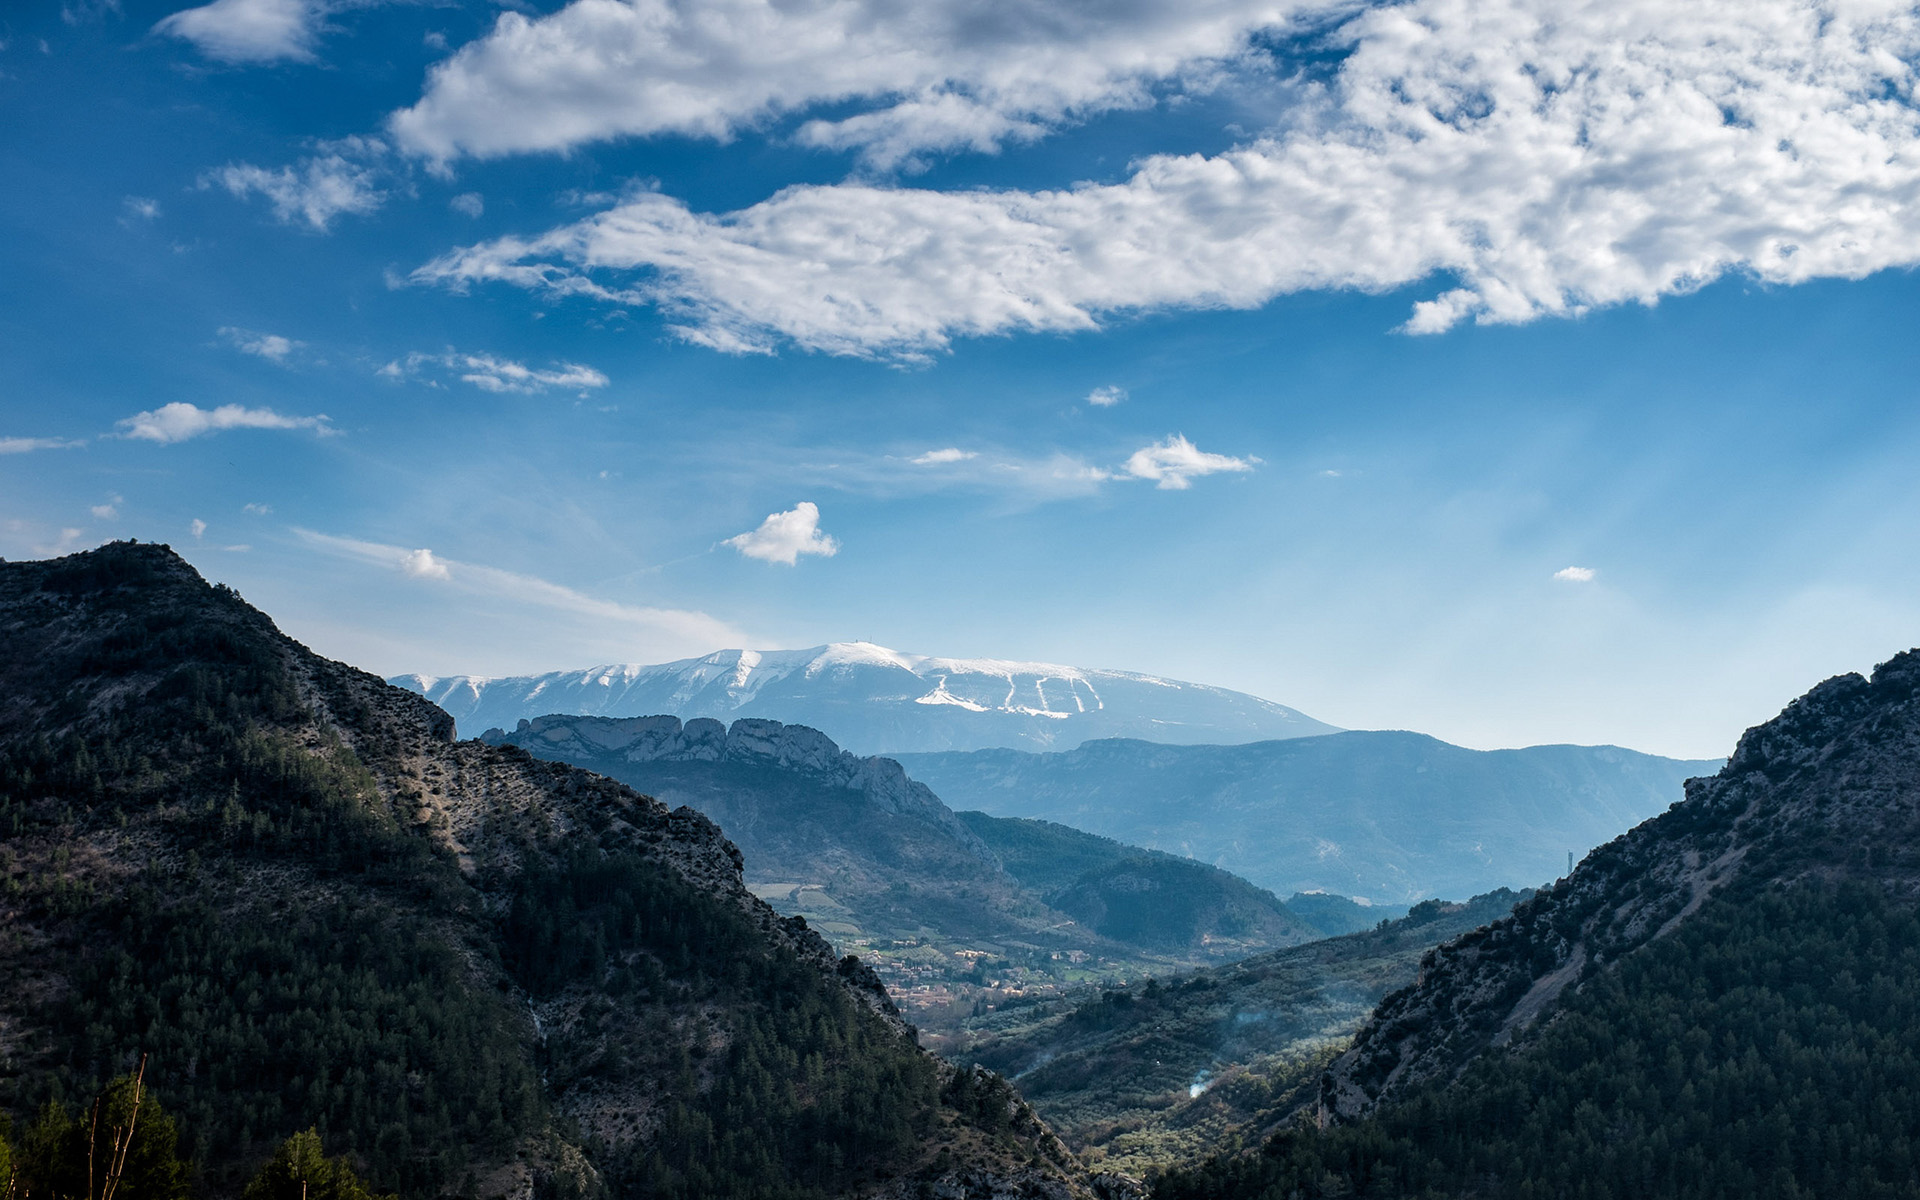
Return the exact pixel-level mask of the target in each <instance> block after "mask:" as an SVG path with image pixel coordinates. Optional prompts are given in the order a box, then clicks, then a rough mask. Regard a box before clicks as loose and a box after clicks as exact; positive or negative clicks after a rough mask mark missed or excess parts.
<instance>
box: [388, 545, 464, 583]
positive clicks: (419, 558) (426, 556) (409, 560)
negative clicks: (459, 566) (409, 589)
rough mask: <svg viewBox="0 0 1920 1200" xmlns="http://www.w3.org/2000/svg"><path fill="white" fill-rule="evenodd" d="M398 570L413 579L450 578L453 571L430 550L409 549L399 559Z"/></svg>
mask: <svg viewBox="0 0 1920 1200" xmlns="http://www.w3.org/2000/svg"><path fill="white" fill-rule="evenodd" d="M400 570H401V571H402V572H404V573H405V574H408V575H411V576H413V577H414V578H415V579H451V578H453V572H451V571H449V570H447V564H445V563H443V562H441V561H440V560H439V559H437V558H435V557H434V556H433V551H431V550H425V549H422V550H409V551H408V552H407V556H406V557H405V558H403V559H401V560H400Z"/></svg>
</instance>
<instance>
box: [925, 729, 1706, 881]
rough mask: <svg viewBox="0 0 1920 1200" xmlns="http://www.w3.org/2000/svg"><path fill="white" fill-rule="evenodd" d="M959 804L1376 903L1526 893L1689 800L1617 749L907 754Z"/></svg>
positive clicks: (1431, 743)
mask: <svg viewBox="0 0 1920 1200" xmlns="http://www.w3.org/2000/svg"><path fill="white" fill-rule="evenodd" d="M900 761H901V762H902V763H903V764H904V765H905V766H906V768H907V770H908V771H910V772H912V774H913V776H914V778H916V779H921V780H924V781H925V782H926V783H927V785H928V786H929V787H931V788H932V789H933V790H934V791H936V792H938V793H939V794H940V795H941V796H942V797H943V798H945V799H946V801H947V802H948V803H949V804H952V805H954V806H956V807H959V808H977V809H981V810H983V811H985V812H989V813H992V814H994V815H996V816H1007V817H1038V818H1044V819H1046V820H1050V821H1057V822H1060V823H1061V824H1064V825H1070V826H1075V827H1077V828H1080V829H1085V830H1088V831H1090V832H1093V833H1098V834H1104V835H1106V836H1108V837H1112V838H1118V839H1119V840H1121V841H1124V842H1130V843H1133V844H1135V845H1140V846H1147V847H1151V848H1153V849H1156V850H1166V851H1170V852H1174V853H1178V854H1182V855H1187V856H1191V857H1193V858H1197V859H1200V860H1201V861H1203V862H1210V863H1213V864H1214V865H1216V866H1220V867H1224V868H1225V869H1227V870H1229V871H1232V872H1233V873H1234V874H1236V875H1239V876H1241V877H1243V878H1245V879H1247V880H1250V881H1251V882H1253V883H1255V884H1258V885H1259V886H1261V887H1264V888H1269V889H1271V890H1273V891H1274V892H1276V893H1278V894H1280V895H1290V894H1292V893H1293V892H1296V891H1315V890H1320V891H1328V892H1334V893H1337V894H1339V895H1344V896H1359V897H1366V898H1367V899H1370V900H1372V901H1373V902H1375V903H1410V902H1412V901H1414V900H1418V899H1420V898H1421V897H1424V896H1433V895H1443V896H1445V895H1453V896H1463V895H1474V894H1477V893H1480V892H1485V891H1490V890H1492V889H1494V888H1499V887H1523V886H1531V885H1533V884H1537V883H1541V882H1543V881H1545V880H1548V879H1552V878H1555V877H1557V876H1559V875H1561V874H1564V873H1565V871H1566V856H1567V853H1568V851H1584V850H1586V849H1587V848H1589V847H1591V846H1594V845H1597V844H1599V843H1600V842H1603V841H1606V840H1607V839H1609V838H1611V837H1613V836H1615V835H1616V834H1618V833H1619V832H1620V831H1621V830H1623V829H1627V828H1629V827H1631V826H1632V825H1634V824H1636V823H1637V822H1639V821H1641V820H1644V819H1645V818H1646V817H1648V816H1651V815H1652V814H1654V813H1656V812H1659V811H1660V810H1661V809H1663V808H1665V807H1666V806H1667V805H1668V804H1670V803H1672V802H1673V801H1674V800H1675V799H1677V798H1678V796H1679V794H1680V784H1681V782H1682V781H1683V780H1684V779H1686V778H1687V777H1689V776H1690V775H1697V774H1700V773H1702V772H1705V771H1711V770H1715V769H1718V767H1719V765H1720V764H1718V763H1708V762H1680V761H1676V760H1673V759H1665V758H1656V757H1654V756H1652V755H1647V754H1637V753H1635V752H1633V751H1631V750H1621V749H1618V748H1616V747H1612V746H1597V747H1586V746H1534V747H1531V748H1529V749H1525V750H1494V751H1479V750H1464V749H1462V748H1460V747H1458V746H1450V745H1448V744H1447V743H1445V742H1441V741H1437V740H1435V739H1433V738H1430V737H1425V736H1423V735H1421V734H1415V733H1367V732H1347V733H1336V734H1330V735H1327V736H1324V737H1310V738H1294V739H1290V740H1287V741H1280V742H1258V743H1254V744H1251V745H1244V746H1163V745H1153V744H1150V743H1146V742H1137V741H1128V740H1112V741H1101V742H1089V743H1087V744H1086V745H1083V746H1081V747H1080V748H1079V749H1077V750H1069V751H1066V752H1063V753H1057V754H1029V753H1023V752H1020V751H1014V750H979V751H972V752H967V753H958V752H954V753H943V754H903V755H901V756H900Z"/></svg>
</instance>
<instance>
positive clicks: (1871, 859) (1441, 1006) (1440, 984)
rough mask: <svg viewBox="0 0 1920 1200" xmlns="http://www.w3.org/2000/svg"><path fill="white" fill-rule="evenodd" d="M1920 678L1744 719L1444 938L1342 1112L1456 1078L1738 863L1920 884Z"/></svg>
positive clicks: (1361, 1064) (1753, 873) (1856, 681)
mask: <svg viewBox="0 0 1920 1200" xmlns="http://www.w3.org/2000/svg"><path fill="white" fill-rule="evenodd" d="M1917 685H1920V654H1915V653H1912V652H1910V653H1908V654H1903V655H1901V656H1900V657H1898V658H1895V659H1893V660H1892V661H1891V662H1888V663H1886V664H1884V665H1883V666H1881V668H1880V669H1879V670H1878V671H1876V672H1875V673H1874V677H1873V679H1872V680H1871V681H1868V680H1865V679H1862V678H1861V677H1860V676H1858V675H1846V676H1842V677H1840V678H1837V679H1830V680H1828V681H1827V682H1825V683H1823V684H1821V685H1820V686H1819V687H1817V688H1815V689H1813V690H1812V691H1811V692H1808V693H1807V694H1806V695H1805V696H1803V697H1801V698H1800V699H1799V700H1796V701H1794V702H1793V704H1791V705H1790V706H1788V708H1787V709H1786V711H1784V712H1783V713H1781V714H1780V716H1778V717H1776V718H1775V719H1774V720H1772V721H1770V722H1768V723H1767V724H1765V725H1761V726H1758V727H1756V728H1754V729H1751V730H1749V731H1748V732H1747V734H1746V735H1745V736H1744V737H1742V738H1741V739H1740V745H1739V747H1738V748H1737V749H1736V750H1735V751H1734V753H1733V757H1732V758H1731V759H1729V760H1728V762H1727V765H1726V767H1725V768H1724V769H1722V770H1721V771H1720V773H1719V774H1718V775H1715V776H1713V777H1712V778H1710V779H1694V780H1690V781H1688V784H1687V794H1686V800H1685V802H1684V803H1682V804H1677V805H1675V806H1674V807H1673V809H1672V810H1671V811H1669V812H1667V813H1665V814H1663V815H1661V816H1659V817H1656V818H1654V819H1653V820H1650V821H1647V822H1646V823H1645V824H1643V825H1640V826H1639V827H1637V828H1635V829H1633V830H1632V831H1631V832H1629V833H1627V834H1624V835H1622V836H1620V837H1618V838H1615V839H1614V840H1612V841H1610V842H1608V843H1607V844H1606V845H1604V846H1601V847H1600V848H1599V849H1597V850H1595V851H1594V852H1593V853H1592V854H1590V855H1588V856H1587V858H1586V859H1585V860H1584V861H1583V862H1581V864H1580V865H1579V867H1578V868H1577V869H1576V870H1575V871H1574V872H1573V873H1572V875H1571V876H1569V877H1568V878H1566V879H1563V880H1561V881H1560V882H1559V883H1557V884H1556V885H1554V886H1552V887H1550V888H1547V889H1545V890H1543V891H1541V892H1540V893H1539V894H1538V895H1537V896H1535V897H1534V898H1533V899H1532V900H1531V901H1529V902H1528V903H1527V904H1524V905H1522V906H1520V907H1519V908H1518V909H1516V910H1515V912H1514V914H1513V916H1512V918H1511V919H1509V920H1506V921H1501V922H1498V923H1496V924H1495V925H1492V926H1490V927H1489V928H1487V929H1484V930H1480V931H1478V932H1476V933H1474V934H1471V935H1469V936H1467V937H1465V938H1462V939H1460V940H1459V941H1457V942H1454V943H1450V944H1448V945H1446V946H1443V947H1441V948H1440V949H1439V950H1438V951H1436V952H1435V954H1434V958H1433V961H1432V962H1431V963H1429V964H1426V965H1425V966H1424V968H1423V970H1422V973H1421V985H1420V987H1418V988H1416V989H1414V990H1413V991H1411V992H1408V993H1406V994H1404V995H1400V996H1395V997H1393V998H1392V999H1390V1000H1389V1001H1388V1002H1387V1003H1385V1004H1383V1005H1382V1006H1381V1008H1380V1011H1379V1013H1378V1014H1376V1016H1375V1018H1374V1020H1373V1021H1372V1022H1370V1023H1369V1024H1368V1026H1367V1027H1366V1028H1365V1029H1364V1030H1362V1031H1361V1034H1360V1036H1359V1037H1358V1038H1357V1039H1356V1040H1355V1043H1354V1047H1353V1049H1352V1050H1351V1051H1350V1052H1349V1053H1348V1054H1347V1055H1345V1056H1343V1058H1342V1059H1341V1061H1340V1062H1339V1063H1337V1064H1336V1065H1335V1067H1334V1069H1333V1070H1332V1071H1331V1072H1330V1073H1329V1078H1328V1084H1327V1103H1328V1105H1329V1107H1330V1109H1331V1111H1333V1112H1335V1113H1337V1114H1340V1115H1353V1114H1356V1113H1360V1112H1364V1111H1366V1110H1367V1109H1369V1108H1371V1107H1373V1106H1374V1105H1376V1104H1378V1103H1379V1102H1380V1101H1381V1099H1382V1098H1383V1097H1387V1096H1391V1095H1392V1094H1393V1093H1394V1092H1396V1091H1397V1090H1400V1089H1403V1088H1407V1087H1410V1086H1413V1085H1416V1084H1419V1083H1422V1082H1425V1081H1428V1080H1434V1079H1444V1078H1450V1077H1451V1076H1452V1075H1454V1074H1455V1073H1457V1072H1458V1071H1459V1069H1460V1068H1461V1066H1462V1065H1463V1064H1464V1063H1466V1062H1467V1061H1468V1060H1470V1059H1471V1058H1472V1057H1474V1056H1475V1055H1477V1054H1478V1053H1480V1052H1481V1051H1482V1050H1484V1049H1485V1048H1486V1047H1487V1046H1489V1045H1498V1044H1504V1043H1506V1042H1508V1041H1510V1040H1512V1038H1513V1037H1514V1036H1515V1035H1516V1034H1517V1033H1520V1032H1523V1031H1524V1030H1525V1029H1526V1027H1527V1026H1528V1025H1530V1024H1531V1023H1533V1022H1535V1021H1537V1020H1539V1019H1540V1017H1541V1016H1542V1015H1543V1014H1546V1013H1548V1012H1551V1011H1552V1009H1553V1006H1554V1004H1555V1003H1556V1001H1557V1000H1558V999H1559V997H1560V996H1561V994H1562V993H1563V992H1564V991H1565V989H1566V988H1568V987H1569V986H1571V985H1575V984H1577V983H1579V982H1580V981H1582V980H1583V979H1587V978H1591V977H1592V976H1593V975H1594V974H1595V973H1596V972H1598V971H1600V970H1603V969H1604V968H1605V967H1607V966H1608V965H1609V964H1612V963H1615V962H1618V961H1620V960H1621V959H1622V958H1625V957H1626V956H1628V955H1630V954H1631V953H1633V951H1635V950H1636V949H1638V948H1640V947H1641V946H1643V945H1645V944H1647V943H1648V942H1651V941H1653V940H1654V939H1656V938H1659V937H1661V936H1663V935H1665V934H1668V933H1671V932H1672V931H1673V930H1674V929H1675V928H1676V927H1677V926H1679V925H1680V924H1681V923H1683V922H1684V921H1685V920H1687V919H1688V918H1689V917H1691V916H1693V915H1694V914H1695V913H1696V912H1698V911H1699V909H1700V906H1701V904H1702V903H1703V902H1704V901H1705V900H1706V898H1707V897H1708V896H1709V895H1710V894H1712V893H1713V892H1714V891H1716V890H1717V889H1720V888H1722V887H1724V886H1726V885H1727V884H1728V883H1729V882H1730V881H1732V880H1733V879H1735V878H1736V877H1742V876H1744V877H1746V878H1747V879H1748V880H1750V881H1754V882H1759V883H1765V884H1774V883H1787V882H1791V881H1794V880H1797V879H1801V878H1807V877H1814V878H1820V879H1827V880H1832V879H1840V878H1856V879H1861V880H1867V881H1871V882H1873V883H1874V884H1875V885H1877V886H1879V887H1882V888H1886V889H1888V890H1889V891H1891V892H1892V893H1894V894H1895V895H1898V896H1901V897H1903V898H1911V897H1913V896H1914V895H1916V894H1920V705H1915V704H1914V703H1913V692H1914V689H1915V687H1916V686H1917Z"/></svg>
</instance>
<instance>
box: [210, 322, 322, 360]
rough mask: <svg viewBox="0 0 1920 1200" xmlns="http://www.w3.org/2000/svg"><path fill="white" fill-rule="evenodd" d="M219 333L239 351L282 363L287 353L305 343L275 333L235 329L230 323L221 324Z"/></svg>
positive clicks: (289, 353)
mask: <svg viewBox="0 0 1920 1200" xmlns="http://www.w3.org/2000/svg"><path fill="white" fill-rule="evenodd" d="M219 333H220V337H221V338H223V339H224V340H225V341H226V342H227V344H228V345H230V346H232V347H233V348H234V349H235V350H238V351H240V353H242V354H251V355H253V356H254V357H255V358H264V359H266V360H267V361H268V362H275V363H280V364H282V365H284V364H285V363H286V361H287V358H288V356H289V355H291V354H292V353H293V352H294V351H295V350H298V349H299V348H300V347H302V346H304V345H305V344H306V343H304V342H296V341H294V340H293V339H292V338H288V337H282V336H280V335H279V334H277V333H256V332H254V331H253V330H251V329H237V328H235V327H234V326H231V325H223V326H221V327H220V330H219Z"/></svg>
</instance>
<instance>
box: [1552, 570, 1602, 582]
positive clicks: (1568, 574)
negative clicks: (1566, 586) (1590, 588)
mask: <svg viewBox="0 0 1920 1200" xmlns="http://www.w3.org/2000/svg"><path fill="white" fill-rule="evenodd" d="M1596 574H1598V572H1597V571H1595V570H1594V569H1593V568H1592V567H1562V568H1560V569H1559V570H1558V571H1555V572H1554V573H1553V577H1554V578H1555V579H1558V580H1561V581H1562V582H1564V583H1592V582H1593V577H1594V576H1595V575H1596Z"/></svg>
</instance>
